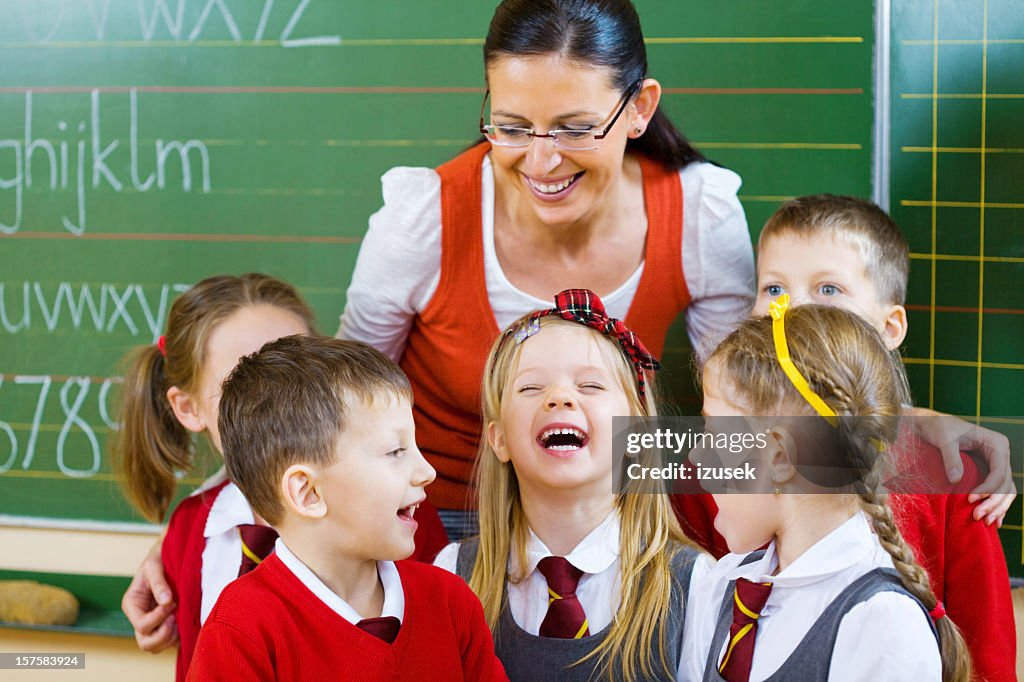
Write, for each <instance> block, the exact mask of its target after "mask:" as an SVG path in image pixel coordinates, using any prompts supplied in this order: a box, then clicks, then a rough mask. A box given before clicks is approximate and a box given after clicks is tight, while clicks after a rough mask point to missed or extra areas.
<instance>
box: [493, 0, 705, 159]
mask: <svg viewBox="0 0 1024 682" xmlns="http://www.w3.org/2000/svg"><path fill="white" fill-rule="evenodd" d="M547 54H557V55H561V56H563V57H565V58H566V59H568V60H571V61H573V62H576V63H578V64H589V65H592V66H599V67H604V68H607V69H609V70H610V71H611V73H612V79H613V82H612V84H611V85H612V86H613V87H615V88H616V89H617V90H619V91H620V92H621V93H622V94H623V95H626V93H628V92H629V91H630V90H631V89H632V88H633V87H634V86H635V85H636V84H637V83H638V82H639V81H642V80H643V79H644V78H646V77H647V48H646V47H645V46H644V35H643V32H642V31H641V30H640V17H639V16H637V13H636V8H635V7H633V3H631V2H629V0H504V2H502V3H501V4H500V5H498V8H497V9H496V10H495V11H494V17H493V18H492V19H491V25H490V27H489V28H488V30H487V38H486V39H485V40H484V66H485V67H489V66H490V65H491V64H492V63H493V62H495V61H496V60H498V59H501V58H502V57H510V56H511V57H521V56H528V55H547ZM627 149H629V150H631V151H635V152H639V153H642V154H646V155H647V156H649V157H651V158H652V159H654V160H656V161H659V162H661V164H662V165H664V166H665V167H667V168H673V169H674V168H682V167H683V166H686V165H687V164H690V163H692V162H694V161H703V160H704V155H703V154H701V153H700V152H699V151H697V149H696V148H695V147H694V146H693V145H691V144H690V143H689V141H687V139H686V138H685V137H684V136H683V134H682V133H681V132H679V130H678V129H677V128H676V127H675V125H673V123H672V121H670V120H669V118H668V116H666V115H665V114H664V113H663V112H662V110H661V108H658V110H657V111H655V113H654V116H653V118H652V119H651V121H650V122H649V123H648V124H647V129H646V130H645V131H644V134H643V135H641V136H640V137H638V138H635V139H630V140H629V142H628V143H627Z"/></svg>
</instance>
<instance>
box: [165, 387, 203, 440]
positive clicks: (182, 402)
mask: <svg viewBox="0 0 1024 682" xmlns="http://www.w3.org/2000/svg"><path fill="white" fill-rule="evenodd" d="M167 402H169V403H170V404H171V410H173V411H174V416H175V417H177V419H178V421H179V422H181V425H182V426H184V427H185V428H186V429H188V430H189V431H192V432H193V433H202V432H203V431H205V430H206V422H205V421H203V418H202V417H201V416H199V404H198V402H197V401H196V399H195V398H193V397H192V395H191V394H190V393H186V392H185V391H183V390H181V389H180V388H178V387H177V386H171V387H170V388H169V389H167Z"/></svg>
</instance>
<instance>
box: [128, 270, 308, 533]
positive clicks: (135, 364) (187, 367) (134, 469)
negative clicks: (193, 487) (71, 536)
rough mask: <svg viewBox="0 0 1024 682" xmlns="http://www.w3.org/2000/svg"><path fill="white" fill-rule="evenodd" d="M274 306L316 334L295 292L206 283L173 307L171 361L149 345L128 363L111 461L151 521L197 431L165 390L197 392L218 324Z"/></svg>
mask: <svg viewBox="0 0 1024 682" xmlns="http://www.w3.org/2000/svg"><path fill="white" fill-rule="evenodd" d="M255 305H270V306H274V307H277V308H281V309H283V310H287V311H289V312H291V313H294V314H295V315H296V316H297V317H298V318H299V319H301V320H302V321H303V322H304V323H305V324H306V326H307V328H308V329H309V331H310V332H313V331H314V328H315V325H316V322H315V320H314V317H313V311H312V310H310V308H309V306H308V305H307V304H306V302H305V301H304V300H302V297H301V296H300V295H299V292H298V291H296V290H295V288H294V287H293V286H291V285H290V284H287V283H285V282H282V281H281V280H279V279H274V278H273V277H270V276H268V275H261V274H259V273H252V272H251V273H247V274H244V275H242V276H240V277H235V276H233V275H217V276H215V277H208V278H207V279H204V280H202V281H201V282H199V283H197V284H196V285H195V286H193V287H192V288H191V289H189V290H188V291H186V292H185V293H183V294H182V295H181V296H180V297H179V298H178V299H177V300H176V301H175V302H174V305H172V306H171V312H170V314H169V315H168V317H167V327H166V332H165V334H164V340H165V350H166V353H167V355H166V357H165V356H164V354H163V353H162V352H161V351H160V349H159V348H158V347H157V346H156V344H151V345H148V346H143V347H141V348H138V349H136V350H135V351H133V353H132V354H131V355H130V356H129V358H128V367H127V368H126V371H125V374H124V386H123V388H122V391H121V403H120V422H121V430H120V432H119V433H118V434H117V437H116V439H115V441H114V446H113V447H114V450H113V454H114V462H115V466H116V467H117V469H118V473H119V474H120V479H121V484H122V487H123V489H124V492H125V496H126V497H127V498H128V500H129V502H131V503H132V505H133V506H134V507H135V508H136V509H138V510H139V512H141V513H142V515H143V516H144V517H146V518H147V519H149V520H151V521H161V520H163V518H164V515H165V514H166V513H167V508H168V507H169V506H170V503H171V499H172V498H173V497H174V490H175V487H176V486H177V474H178V473H179V472H183V471H188V470H190V469H191V466H192V454H193V449H192V433H191V432H189V430H188V429H186V428H185V427H184V426H182V425H181V423H179V422H178V419H177V417H175V416H174V411H173V410H172V409H171V405H170V403H169V402H168V401H167V389H169V388H170V387H172V386H177V387H178V388H180V389H181V390H183V391H185V392H187V393H194V392H195V391H196V389H197V388H198V386H199V383H200V377H201V374H202V371H203V365H204V363H205V361H206V357H207V354H208V351H209V349H208V348H207V347H206V345H207V339H209V338H210V335H211V334H212V333H213V330H214V329H216V328H217V326H218V325H219V324H220V323H221V322H223V321H224V320H226V319H227V318H228V317H230V316H231V315H233V314H234V313H235V312H237V311H238V310H240V309H241V308H245V307H247V306H255Z"/></svg>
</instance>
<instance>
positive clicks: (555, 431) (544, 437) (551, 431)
mask: <svg viewBox="0 0 1024 682" xmlns="http://www.w3.org/2000/svg"><path fill="white" fill-rule="evenodd" d="M559 434H565V435H573V436H576V437H577V438H579V439H580V440H581V441H582V440H583V439H584V437H585V436H584V434H583V432H582V431H580V430H579V429H573V428H559V429H548V430H547V431H545V432H544V433H542V434H540V437H541V439H542V440H547V439H548V438H551V436H557V435H559ZM558 447H562V446H558ZM565 447H569V448H571V447H572V446H571V445H569V446H565Z"/></svg>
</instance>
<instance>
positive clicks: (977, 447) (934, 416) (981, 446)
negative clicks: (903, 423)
mask: <svg viewBox="0 0 1024 682" xmlns="http://www.w3.org/2000/svg"><path fill="white" fill-rule="evenodd" d="M907 414H908V415H909V416H912V417H931V419H929V420H927V422H925V423H927V424H928V428H927V429H926V430H921V429H920V428H919V434H920V436H921V438H922V439H923V440H925V441H926V442H928V443H930V444H932V445H934V446H935V447H937V448H939V450H940V451H941V452H942V459H943V461H944V462H945V465H946V475H947V476H948V477H949V480H950V482H951V483H956V482H957V481H959V480H960V477H961V476H962V475H963V467H962V465H961V463H960V451H961V450H969V451H971V452H974V453H975V454H977V455H980V456H981V457H982V458H983V459H984V460H985V462H986V463H987V464H988V468H989V472H988V476H987V477H986V478H985V480H984V481H982V482H981V485H979V486H978V487H977V488H975V489H974V490H973V491H971V494H970V496H969V497H968V498H967V499H968V501H970V502H971V503H972V504H974V503H976V502H980V504H978V506H977V508H976V509H975V510H974V518H975V520H981V519H982V518H984V520H985V524H986V525H992V524H993V523H995V524H997V526H1002V524H1003V517H1005V516H1006V512H1007V510H1008V509H1009V508H1010V505H1011V504H1012V503H1013V500H1014V498H1015V497H1016V494H1017V487H1016V485H1015V484H1014V482H1013V472H1012V470H1011V469H1010V441H1009V439H1007V437H1006V436H1004V435H1003V434H1001V433H999V432H997V431H991V430H989V429H986V428H983V427H981V426H977V425H976V424H972V423H970V422H966V421H964V420H962V419H958V418H957V417H954V416H952V415H948V414H943V413H941V412H936V411H934V410H929V409H927V408H924V407H913V408H910V409H909V410H907ZM919 426H920V424H919Z"/></svg>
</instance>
